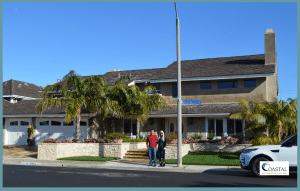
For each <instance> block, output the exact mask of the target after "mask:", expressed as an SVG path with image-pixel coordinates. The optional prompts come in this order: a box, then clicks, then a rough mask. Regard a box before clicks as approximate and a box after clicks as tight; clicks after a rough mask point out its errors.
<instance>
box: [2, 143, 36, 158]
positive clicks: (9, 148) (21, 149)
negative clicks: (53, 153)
mask: <svg viewBox="0 0 300 191" xmlns="http://www.w3.org/2000/svg"><path fill="white" fill-rule="evenodd" d="M37 154H38V147H37V146H20V145H5V146H3V158H31V159H36V158H37Z"/></svg>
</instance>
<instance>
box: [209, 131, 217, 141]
mask: <svg viewBox="0 0 300 191" xmlns="http://www.w3.org/2000/svg"><path fill="white" fill-rule="evenodd" d="M214 137H215V134H214V133H212V132H211V133H208V136H207V139H208V140H213V138H214Z"/></svg>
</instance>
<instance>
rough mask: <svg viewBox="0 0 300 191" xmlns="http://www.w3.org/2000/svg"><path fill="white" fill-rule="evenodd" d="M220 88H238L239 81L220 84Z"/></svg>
mask: <svg viewBox="0 0 300 191" xmlns="http://www.w3.org/2000/svg"><path fill="white" fill-rule="evenodd" d="M218 88H219V89H223V88H237V81H228V82H218Z"/></svg>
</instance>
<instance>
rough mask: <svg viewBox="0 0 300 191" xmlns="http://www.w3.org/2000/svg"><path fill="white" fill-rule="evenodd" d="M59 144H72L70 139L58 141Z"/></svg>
mask: <svg viewBox="0 0 300 191" xmlns="http://www.w3.org/2000/svg"><path fill="white" fill-rule="evenodd" d="M60 143H72V141H71V140H70V139H65V140H60Z"/></svg>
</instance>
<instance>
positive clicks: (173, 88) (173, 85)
mask: <svg viewBox="0 0 300 191" xmlns="http://www.w3.org/2000/svg"><path fill="white" fill-rule="evenodd" d="M177 95H178V93H177V84H172V97H177Z"/></svg>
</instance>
